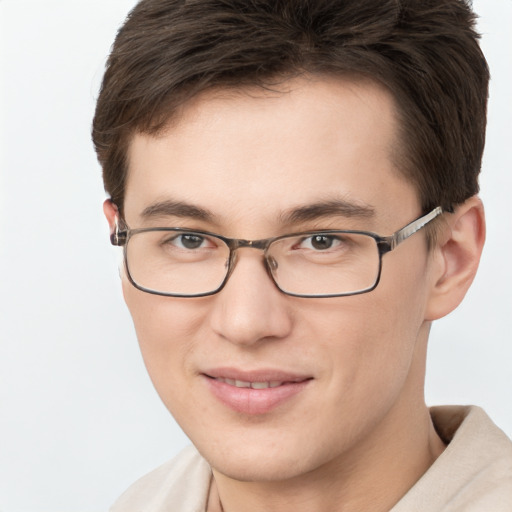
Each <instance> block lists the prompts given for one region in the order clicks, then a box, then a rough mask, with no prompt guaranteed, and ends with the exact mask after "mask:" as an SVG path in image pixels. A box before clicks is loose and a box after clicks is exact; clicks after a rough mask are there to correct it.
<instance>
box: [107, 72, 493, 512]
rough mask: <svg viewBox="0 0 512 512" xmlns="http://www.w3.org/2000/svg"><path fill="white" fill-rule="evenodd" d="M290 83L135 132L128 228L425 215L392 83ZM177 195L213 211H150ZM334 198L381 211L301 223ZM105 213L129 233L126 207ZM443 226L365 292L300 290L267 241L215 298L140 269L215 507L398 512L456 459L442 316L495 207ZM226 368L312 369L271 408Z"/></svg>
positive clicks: (227, 98) (241, 228) (249, 226)
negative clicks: (282, 281)
mask: <svg viewBox="0 0 512 512" xmlns="http://www.w3.org/2000/svg"><path fill="white" fill-rule="evenodd" d="M282 87H283V90H282V91H281V92H263V91H260V90H242V91H236V92H233V91H217V92H214V93H212V92H210V93H208V94H203V95H201V96H199V97H198V98H197V99H195V100H194V101H193V102H191V103H189V104H188V105H187V106H186V107H185V108H184V109H183V111H182V112H181V114H180V116H179V118H178V119H177V120H175V122H173V123H172V124H171V125H170V126H169V128H168V129H167V130H166V131H165V133H163V134H161V135H160V136H158V137H154V136H148V135H143V134H137V135H135V136H134V137H133V140H132V142H131V145H130V149H129V174H128V181H127V188H126V199H125V204H124V217H125V220H126V222H127V224H128V225H129V226H130V227H131V228H138V227H148V226H174V227H187V228H191V229H201V230H207V231H212V232H215V233H219V234H222V235H224V236H228V237H236V238H245V239H259V238H267V237H271V236H277V235H281V234H285V233H290V232H294V231H302V230H311V229H363V230H370V231H374V232H376V233H379V234H382V235H387V234H390V233H393V232H394V231H396V230H397V229H399V228H401V227H403V226H404V225H405V224H407V223H408V222H410V221H412V220H413V219H415V218H417V217H419V216H420V215H422V214H423V213H424V212H422V211H421V209H420V206H419V202H418V198H417V195H416V192H415V189H414V187H413V185H412V184H410V183H408V182H407V181H405V180H404V178H403V177H402V176H401V175H400V174H399V172H398V171H397V169H396V166H395V164H394V163H393V158H392V155H393V152H392V148H393V146H394V145H395V144H397V140H396V135H395V134H396V131H397V130H396V118H395V113H394V104H393V100H392V98H391V96H390V95H389V93H388V92H387V91H386V90H384V89H383V88H381V87H379V86H377V85H376V84H373V83H370V82H361V81H354V80H346V79H344V80H341V79H312V78H310V79H301V80H294V81H290V82H287V83H286V84H284V85H283V86H282ZM169 199H172V200H173V201H180V202H186V203H189V204H192V205H195V206H197V207H199V208H201V209H203V210H207V211H208V212H210V213H211V218H208V219H202V218H197V217H196V216H192V217H191V216H187V215H181V214H180V215H163V214H162V215H158V216H151V217H150V218H147V217H145V216H143V215H142V212H143V211H144V210H145V209H146V208H147V207H148V206H151V205H154V204H155V203H158V202H161V201H165V200H169ZM333 199H341V200H344V201H349V202H350V203H353V204H356V205H358V206H364V207H365V208H371V210H372V212H373V214H372V215H368V216H346V215H332V214H331V215H321V216H319V217H317V218H312V219H307V220H304V219H303V220H301V221H298V222H297V221H292V220H290V219H288V220H285V219H284V217H285V215H284V214H285V213H286V212H289V211H290V210H291V209H294V208H298V207H304V206H307V205H311V204H316V203H319V202H325V201H330V200H333ZM105 213H106V216H107V219H108V221H109V223H110V225H111V227H112V228H113V225H114V219H115V217H116V215H117V210H116V208H115V207H114V206H113V205H112V204H111V203H109V202H108V201H107V202H106V203H105ZM440 224H441V229H440V237H439V240H440V242H439V244H438V246H436V248H435V249H434V250H432V251H431V252H430V253H428V251H427V250H426V241H425V235H424V232H419V233H417V234H415V235H414V236H412V237H411V238H410V239H409V240H407V241H406V242H405V243H403V244H402V245H400V246H399V247H398V248H397V249H396V250H395V251H393V252H392V253H390V254H388V255H386V256H385V257H384V263H383V273H382V278H381V282H380V284H379V285H378V287H377V288H376V289H375V290H374V291H372V292H371V293H367V294H363V295H358V296H351V297H338V298H329V299H325V298H323V299H304V298H296V297H290V296H287V295H284V294H282V293H281V292H280V291H279V290H278V289H277V288H276V287H275V286H274V284H273V283H272V281H271V280H270V278H269V277H268V275H267V273H266V271H265V268H264V265H263V260H262V255H261V252H259V251H256V250H253V249H250V248H244V249H240V250H239V254H238V261H237V264H236V268H235V270H234V272H233V274H232V275H231V277H230V279H229V281H228V283H227V284H226V286H225V288H224V289H223V290H222V291H221V292H220V293H218V294H216V295H213V296H209V297H202V298H192V299H191V298H188V299H180V298H170V297H161V296H156V295H150V294H147V293H144V292H141V291H139V290H137V289H135V288H134V287H133V286H132V285H131V284H130V283H129V282H128V281H127V279H126V276H124V277H123V290H124V296H125V300H126V303H127V305H128V307H129V309H130V312H131V314H132V317H133V321H134V324H135V328H136V331H137V335H138V339H139V343H140V347H141V351H142V355H143V357H144V361H145V364H146V366H147V369H148V372H149V374H150V376H151V378H152V381H153V383H154V385H155V388H156V389H157V391H158V393H159V395H160V397H161V398H162V400H163V402H164V403H165V405H166V406H167V408H168V409H169V411H170V412H171V413H172V415H173V416H174V417H175V419H176V420H177V421H178V423H179V424H180V425H181V427H182V428H183V430H184V431H185V432H186V434H187V435H188V436H189V437H190V439H191V440H192V442H193V443H194V444H195V446H196V447H197V448H198V449H199V451H200V452H201V454H202V455H203V456H204V457H205V458H206V459H207V460H208V462H209V463H210V464H211V466H212V468H213V475H214V479H213V482H212V487H211V492H210V499H209V504H208V510H210V511H219V510H224V511H225V512H235V511H240V510H244V511H245V512H253V511H261V510H272V511H276V512H285V511H294V512H301V511H308V512H315V511H326V510H329V511H337V510H340V511H341V510H343V511H344V512H351V511H360V510H372V511H375V512H378V511H381V510H382V511H385V510H389V509H390V508H391V507H392V506H393V505H394V504H395V503H396V502H397V501H398V500H399V499H400V497H401V496H403V495H404V494H405V493H406V492H407V490H408V489H409V488H410V487H411V486H412V485H413V484H414V483H415V482H416V481H417V480H418V479H419V478H420V476H421V475H422V474H423V473H424V472H425V471H426V469H427V468H428V467H429V466H430V465H431V464H432V463H433V462H434V460H435V459H436V458H437V457H438V456H439V455H440V453H441V452H442V450H443V448H444V445H443V443H442V442H441V440H440V439H439V438H438V436H437V434H436V433H435V430H434V428H433V426H432V423H431V420H430V416H429V414H428V409H427V407H426V406H425V402H424V398H423V385H424V374H425V359H426V346H427V339H428V333H429V328H430V323H431V321H432V320H434V319H435V318H438V317H440V316H443V315H445V314H447V313H448V312H449V311H450V310H451V309H453V308H454V307H456V305H457V304H458V303H459V302H460V300H462V297H463V296H464V293H465V291H466V290H467V288H468V286H469V284H470V282H471V280H472V278H473V275H474V272H475V271H476V267H477V264H478V257H479V254H480V251H481V247H482V244H483V238H484V227H483V226H484V224H483V211H482V207H481V204H480V202H479V201H478V200H477V199H476V198H472V199H471V200H469V201H468V202H467V203H465V204H464V205H462V206H461V207H459V208H458V209H457V211H456V213H455V214H451V215H450V216H449V218H446V219H443V220H442V221H441V223H440ZM226 366H229V367H233V368H236V369H239V370H242V371H249V370H261V369H268V368H270V369H279V370H283V371H287V372H291V373H294V374H300V375H306V376H308V377H309V378H310V380H309V381H308V383H307V385H306V386H305V387H304V389H303V390H302V391H300V392H299V393H298V394H296V395H295V396H294V397H292V398H291V399H289V400H287V401H285V402H284V403H283V404H281V405H279V406H278V407H276V408H274V409H272V410H271V411H270V412H268V413H265V414H241V413H239V412H236V411H233V410H232V409H230V408H229V407H227V406H226V405H224V404H223V403H221V402H220V401H219V400H218V399H217V398H216V397H214V396H213V394H212V393H211V391H210V389H209V387H208V385H207V383H206V382H205V380H206V379H205V377H204V372H205V371H206V370H208V369H211V368H220V367H226ZM221 503H222V505H221Z"/></svg>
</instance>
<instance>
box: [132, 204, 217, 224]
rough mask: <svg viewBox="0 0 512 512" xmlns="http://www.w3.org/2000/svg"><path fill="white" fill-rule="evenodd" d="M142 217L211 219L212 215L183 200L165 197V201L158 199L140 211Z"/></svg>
mask: <svg viewBox="0 0 512 512" xmlns="http://www.w3.org/2000/svg"><path fill="white" fill-rule="evenodd" d="M141 217H142V218H143V219H151V218H155V217H187V218H191V219H197V220H203V221H207V222H208V221H210V222H211V221H212V220H213V218H214V215H213V214H212V213H211V212H210V211H209V210H207V209H205V208H200V207H199V206H195V205H193V204H190V203H185V202H183V201H173V200H172V199H167V200H165V201H158V202H156V203H153V204H151V205H149V206H148V207H146V208H145V209H144V210H143V211H142V213H141Z"/></svg>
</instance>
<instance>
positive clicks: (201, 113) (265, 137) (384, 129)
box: [124, 79, 417, 236]
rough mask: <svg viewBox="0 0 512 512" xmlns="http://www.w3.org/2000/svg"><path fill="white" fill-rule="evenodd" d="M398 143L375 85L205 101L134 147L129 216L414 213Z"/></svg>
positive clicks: (388, 105)
mask: <svg viewBox="0 0 512 512" xmlns="http://www.w3.org/2000/svg"><path fill="white" fill-rule="evenodd" d="M396 133H397V129H396V116H395V108H394V104H393V100H392V97H391V95H390V94H389V93H388V92H387V91H386V90H385V89H384V88H383V87H380V86H378V85H377V84H375V83H373V82H369V81H364V82H363V81H360V80H359V81H356V80H349V79H343V80H341V79H322V80H320V79H315V80H314V79H298V80H291V81H288V82H285V83H283V84H281V85H280V86H279V89H277V90H272V91H271V90H262V89H243V90H235V91H233V90H220V91H214V92H209V93H205V94H202V95H201V96H199V97H197V98H196V99H194V100H193V101H191V102H190V103H188V104H187V105H186V106H185V108H183V110H182V111H181V113H180V114H179V116H177V117H175V119H174V120H173V122H172V124H170V125H169V126H168V128H167V129H166V130H165V131H164V132H163V133H162V134H160V135H158V136H156V137H155V136H150V135H145V134H136V135H135V136H134V137H133V139H132V141H131V143H130V147H129V152H128V160H129V168H128V179H127V186H126V196H125V205H124V206H125V212H126V215H127V218H128V216H130V217H132V218H133V219H135V218H138V217H140V214H141V212H143V211H144V210H145V209H147V208H148V206H151V205H152V204H154V203H155V202H158V201H165V200H167V199H168V198H171V199H173V200H175V201H181V202H186V203H187V204H194V205H198V206H200V207H201V208H203V209H206V210H208V211H211V212H213V213H214V214H215V215H216V216H217V217H218V218H219V219H220V220H221V221H222V222H224V221H227V219H231V220H232V221H233V222H234V221H235V220H237V219H240V220H243V219H245V221H246V222H252V221H254V217H255V216H256V214H257V215H258V216H259V217H265V218H267V219H270V218H273V219H276V218H278V217H279V216H280V214H281V213H282V212H283V211H286V210H289V209H290V208H293V207H297V206H303V205H307V204H313V203H318V202H320V201H324V202H329V201H332V200H338V199H340V198H341V199H342V200H344V201H347V202H350V203H354V204H358V205H366V206H369V207H371V208H373V209H375V210H377V211H378V210H380V209H382V210H385V206H386V205H387V204H389V203H390V202H393V201H394V202H395V203H396V202H398V203H400V205H403V208H404V209H407V208H408V207H410V206H413V207H414V206H415V205H416V202H417V201H416V194H415V192H414V189H413V187H412V186H411V185H410V184H408V183H407V182H405V180H404V179H403V178H402V177H401V175H400V174H399V173H398V172H397V170H396V166H395V165H394V162H393V151H394V147H395V146H396V144H397V140H396ZM398 210H400V206H398ZM128 220H129V221H130V219H128ZM265 236H266V235H265Z"/></svg>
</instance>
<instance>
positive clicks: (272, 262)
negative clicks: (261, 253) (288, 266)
mask: <svg viewBox="0 0 512 512" xmlns="http://www.w3.org/2000/svg"><path fill="white" fill-rule="evenodd" d="M265 259H266V261H267V267H268V269H269V270H270V272H274V271H276V270H277V267H278V265H277V261H276V259H275V258H274V257H273V256H267V257H266V258H265Z"/></svg>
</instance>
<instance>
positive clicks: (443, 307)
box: [425, 196, 485, 321]
mask: <svg viewBox="0 0 512 512" xmlns="http://www.w3.org/2000/svg"><path fill="white" fill-rule="evenodd" d="M445 217H446V224H445V226H444V227H442V228H441V234H440V237H439V241H438V242H437V245H436V247H434V248H433V249H432V251H433V252H434V254H433V255H432V256H433V257H432V260H433V262H432V265H433V268H432V271H433V275H432V286H431V292H430V296H429V299H428V303H427V308H426V318H425V319H426V320H429V321H431V320H437V319H438V318H442V317H443V316H445V315H447V314H448V313H450V312H451V311H453V310H454V309H455V308H456V307H457V306H458V305H459V304H460V303H461V302H462V299H463V298H464V296H465V295H466V292H467V291H468V289H469V287H470V285H471V283H472V282H473V279H474V277H475V275H476V271H477V269H478V264H479V262H480V256H481V254H482V249H483V246H484V241H485V215H484V208H483V205H482V202H481V200H480V199H479V198H478V197H476V196H473V197H471V198H470V199H468V200H467V201H466V202H464V203H463V204H461V205H459V206H458V207H457V208H456V210H455V212H454V213H452V214H445Z"/></svg>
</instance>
